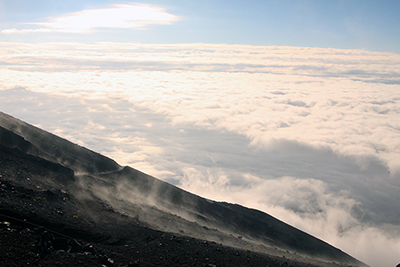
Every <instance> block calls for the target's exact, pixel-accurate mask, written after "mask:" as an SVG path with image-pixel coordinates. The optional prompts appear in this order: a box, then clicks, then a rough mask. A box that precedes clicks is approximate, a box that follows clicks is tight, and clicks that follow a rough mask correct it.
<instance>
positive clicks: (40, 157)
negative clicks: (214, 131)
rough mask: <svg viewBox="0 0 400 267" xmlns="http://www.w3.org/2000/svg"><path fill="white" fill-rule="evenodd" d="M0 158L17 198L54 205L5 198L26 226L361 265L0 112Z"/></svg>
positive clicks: (250, 213) (251, 213)
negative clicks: (145, 236) (180, 240)
mask: <svg viewBox="0 0 400 267" xmlns="http://www.w3.org/2000/svg"><path fill="white" fill-rule="evenodd" d="M0 152H1V155H2V157H3V159H2V161H1V163H2V165H1V166H2V167H1V168H2V169H0V173H1V174H2V177H1V179H2V180H3V184H6V186H5V187H6V188H8V187H10V188H11V187H13V188H20V189H19V191H21V192H23V193H21V196H22V195H24V194H25V195H27V196H28V197H27V198H28V199H30V200H31V199H35V201H36V202H35V205H34V206H35V207H36V206H37V205H36V204H37V202H38V201H39V200H38V198H40V199H46V201H48V200H49V199H53V200H52V201H50V202H48V203H47V202H46V203H47V204H46V205H44V204H43V203H44V201H42V202H40V201H39V202H40V203H42V204H43V205H44V206H46V208H45V209H41V208H40V209H38V208H31V206H29V205H28V204H26V203H27V202H26V201H25V202H24V201H22V200H18V198H16V199H17V200H15V199H13V198H10V197H8V198H7V195H6V196H5V197H4V199H3V201H2V202H1V210H2V212H3V214H5V213H7V214H8V215H13V216H12V217H15V216H16V217H19V218H22V217H23V218H28V219H29V220H32V221H35V220H37V218H38V217H41V218H42V219H41V220H39V221H40V223H41V224H42V225H43V223H45V224H46V225H47V226H49V227H54V226H57V228H58V229H61V230H60V231H62V232H63V233H67V234H69V235H74V236H75V238H82V237H85V238H86V239H87V240H94V241H96V240H97V241H98V242H103V243H104V242H106V243H113V244H114V243H115V244H117V245H122V244H128V243H129V242H132V240H133V237H135V239H137V238H138V237H137V235H138V231H139V232H140V231H143V229H146V231H154V230H156V232H154V233H153V235H157V234H156V233H160V232H159V231H162V232H163V233H164V236H165V234H168V235H170V234H169V233H177V234H179V236H182V237H194V238H197V239H202V240H211V241H215V242H217V243H221V244H224V245H229V246H233V247H238V248H243V249H248V251H249V250H251V251H255V250H257V251H260V252H262V253H264V255H265V254H268V255H275V256H279V257H283V256H284V257H285V258H281V259H286V258H290V259H292V260H293V261H294V262H302V263H304V264H306V263H307V264H308V263H309V262H310V261H314V260H315V258H317V259H319V260H320V263H319V264H318V265H319V266H324V265H325V266H330V264H331V263H328V262H332V261H334V262H338V263H345V264H351V265H358V266H365V265H364V264H363V263H361V262H359V261H357V260H356V259H354V258H352V257H351V256H349V255H347V254H345V253H344V252H342V251H340V250H339V249H337V248H334V247H332V246H330V245H329V244H327V243H325V242H323V241H321V240H319V239H317V238H314V237H312V236H311V235H308V234H307V233H304V232H302V231H300V230H298V229H296V228H294V227H291V226H290V225H287V224H285V223H283V222H281V221H279V220H277V219H276V218H273V217H272V216H270V215H268V214H266V213H263V212H260V211H257V210H253V209H248V208H245V207H242V206H240V205H235V204H229V203H224V202H215V201H211V200H207V199H204V198H201V197H199V196H196V195H194V194H191V193H189V192H186V191H184V190H182V189H180V188H177V187H175V186H173V185H170V184H168V183H165V182H163V181H161V180H158V179H156V178H154V177H151V176H149V175H146V174H144V173H142V172H140V171H138V170H135V169H133V168H131V167H121V166H119V165H118V164H117V163H116V162H115V161H113V160H111V159H109V158H107V157H104V156H102V155H100V154H98V153H95V152H92V151H90V150H88V149H86V148H83V147H81V146H78V145H76V144H73V143H71V142H69V141H67V140H65V139H62V138H59V137H57V136H55V135H53V134H50V133H48V132H45V131H42V130H40V129H39V128H36V127H34V126H31V125H29V124H27V123H24V122H22V121H20V120H18V119H15V118H13V117H11V116H9V115H6V114H4V113H1V112H0ZM7 159H8V160H7ZM37 189H40V190H37ZM21 199H22V198H21ZM24 203H25V204H24ZM61 213H62V214H63V215H62V216H60V215H59V214H61ZM7 214H5V215H7ZM33 214H36V215H39V216H36V217H35V215H33ZM64 214H69V216H64ZM75 216H76V217H75ZM77 218H79V219H77ZM143 227H145V228H143ZM138 229H141V230H138ZM77 233H78V234H77ZM146 242H147V241H146ZM146 242H145V244H147V243H146ZM129 244H130V243H129ZM161 244H162V243H161ZM160 246H161V245H160ZM300 255H301V256H300ZM322 264H324V265H322ZM163 265H165V263H164V264H163ZM195 265H196V264H195ZM292 265H293V264H292ZM227 266H229V265H227ZM254 266H257V265H254ZM310 266H311V265H310Z"/></svg>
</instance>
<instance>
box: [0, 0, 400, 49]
mask: <svg viewBox="0 0 400 267" xmlns="http://www.w3.org/2000/svg"><path fill="white" fill-rule="evenodd" d="M115 4H130V5H135V4H146V5H151V6H153V7H160V8H163V9H164V11H165V12H166V13H168V14H170V15H173V16H177V19H176V20H174V21H172V22H170V23H169V24H167V25H165V24H149V25H147V26H146V27H145V29H143V28H140V29H138V28H127V29H126V28H125V29H123V28H118V27H113V28H108V29H104V28H102V29H100V28H98V29H96V30H95V31H92V32H90V33H85V34H82V33H79V34H77V33H60V32H51V33H8V34H5V33H4V32H3V33H1V34H0V40H1V41H10V42H15V41H17V42H43V41H67V42H86V43H93V42H97V41H114V42H139V43H226V44H249V45H278V46H302V47H324V48H328V47H332V48H342V49H365V50H370V51H381V52H383V51H385V52H395V53H400V45H399V44H400V16H398V12H399V10H400V2H399V1H368V0H347V1H312V0H309V1H305V0H303V1H300V0H299V1H289V0H288V1H259V0H250V1H235V0H229V1H225V0H219V1H218V0H217V1H215V0H212V1H208V0H205V1H180V0H174V1H169V0H166V1H160V0H159V1H157V0H154V1H141V2H132V1H123V0H121V1H107V0H96V1H75V0H74V1H50V0H38V1H27V0H15V1H5V0H2V1H0V9H1V11H0V30H2V31H3V30H7V29H28V28H30V29H33V28H35V26H36V25H32V24H26V23H38V22H48V21H49V19H50V18H57V17H61V16H66V15H68V14H71V13H73V12H79V11H84V10H94V9H105V8H112V7H113V6H114V5H115ZM132 16H133V17H134V16H135V14H132Z"/></svg>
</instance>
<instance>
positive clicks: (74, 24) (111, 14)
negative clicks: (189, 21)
mask: <svg viewBox="0 0 400 267" xmlns="http://www.w3.org/2000/svg"><path fill="white" fill-rule="evenodd" d="M178 19H179V18H178V17H177V16H175V15H172V14H169V13H167V12H166V11H165V10H164V9H163V8H160V7H156V6H150V5H114V6H113V7H110V8H102V9H90V10H84V11H80V12H74V13H69V14H66V15H64V16H60V17H55V18H49V19H48V21H47V22H32V23H25V24H28V25H34V26H37V28H33V29H32V28H27V29H6V30H3V31H2V33H3V34H12V33H21V34H23V33H37V32H41V33H51V32H62V33H79V34H84V33H89V32H93V31H96V30H99V29H101V28H120V29H143V28H145V27H147V26H150V25H154V24H171V23H173V22H175V21H177V20H178Z"/></svg>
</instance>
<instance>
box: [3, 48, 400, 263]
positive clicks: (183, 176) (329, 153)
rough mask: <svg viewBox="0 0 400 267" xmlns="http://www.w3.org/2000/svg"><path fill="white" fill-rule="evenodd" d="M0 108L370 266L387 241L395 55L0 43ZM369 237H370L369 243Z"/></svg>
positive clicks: (395, 200)
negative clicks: (268, 217)
mask: <svg viewBox="0 0 400 267" xmlns="http://www.w3.org/2000/svg"><path fill="white" fill-rule="evenodd" d="M0 49H1V50H0V62H1V64H0V68H1V72H0V81H1V84H2V88H1V89H2V90H1V91H0V102H1V103H2V107H1V108H2V110H3V111H4V112H8V113H10V114H11V115H14V116H16V117H19V118H21V119H24V120H26V121H28V122H31V123H34V124H37V125H40V126H41V127H43V128H44V129H47V130H49V131H51V132H54V133H56V134H58V135H61V136H64V137H66V138H68V139H70V140H72V141H74V142H77V143H80V144H82V145H85V146H88V147H89V148H91V149H94V150H96V151H99V152H102V153H103V154H105V155H108V156H111V157H113V158H115V159H116V160H117V161H118V162H119V163H121V164H129V165H131V166H132V167H135V168H138V169H139V170H142V171H144V172H147V173H149V174H152V175H154V176H156V177H158V178H162V179H164V180H166V181H169V182H171V183H173V184H176V185H178V186H180V187H182V188H184V189H187V190H189V191H192V192H194V193H198V194H200V195H202V196H205V197H208V198H211V199H216V200H225V201H231V202H236V203H240V204H243V205H246V206H249V207H254V208H258V209H261V210H264V211H266V212H268V213H270V214H272V215H274V216H276V217H278V218H280V219H282V220H284V221H286V222H288V223H290V224H292V225H294V226H296V227H299V228H300V229H303V230H305V231H307V232H309V233H311V234H314V235H316V236H318V237H320V238H323V239H324V240H326V241H327V242H329V243H331V244H333V245H336V246H338V247H339V248H341V249H342V250H344V251H346V252H348V253H350V254H352V255H353V256H355V257H358V258H359V259H361V260H364V261H366V262H367V263H369V264H371V265H373V266H394V265H396V264H397V263H398V261H399V259H397V258H396V257H397V255H399V253H400V251H399V248H400V225H399V224H398V221H399V219H400V217H399V214H398V213H397V212H395V211H396V210H399V209H400V204H399V203H400V198H399V194H398V192H399V189H400V163H399V162H400V143H399V140H400V116H399V115H400V114H399V113H400V95H399V92H400V91H399V89H400V88H399V86H400V69H399V66H400V64H399V63H400V56H399V55H396V54H387V53H374V52H368V51H359V50H335V49H320V48H296V47H254V46H228V45H205V44H179V45H141V44H115V43H99V44H95V45H82V44H40V45H31V44H7V43H3V44H0ZM371 240H374V241H373V242H370V241H371Z"/></svg>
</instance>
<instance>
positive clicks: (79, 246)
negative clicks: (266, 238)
mask: <svg viewBox="0 0 400 267" xmlns="http://www.w3.org/2000/svg"><path fill="white" fill-rule="evenodd" d="M60 179H61V180H63V181H67V182H66V183H68V181H70V182H73V180H74V176H73V173H71V172H70V171H69V170H68V169H67V168H63V167H62V166H61V165H57V164H54V163H50V162H48V161H45V160H43V159H40V158H37V157H34V156H31V155H27V154H24V153H22V152H20V151H19V150H16V149H10V148H6V147H1V149H0V240H1V242H0V261H1V265H2V266H292V267H300V266H303V267H306V266H307V267H312V266H324V265H325V266H328V265H329V266H342V265H336V264H333V263H329V264H328V263H322V262H316V261H315V262H314V263H313V262H310V260H302V259H301V257H300V256H299V257H298V260H293V259H294V258H295V257H292V259H289V258H287V257H285V256H280V257H278V256H271V255H266V254H263V253H257V252H254V251H250V250H241V249H236V248H232V247H228V246H223V245H222V244H219V243H215V242H211V241H207V240H201V239H195V238H192V237H187V236H184V235H182V234H178V233H169V232H163V231H157V230H154V229H151V228H149V227H148V226H147V225H146V224H145V223H142V222H140V221H139V220H136V219H135V218H128V217H126V216H124V215H118V216H119V217H118V216H116V215H115V212H114V211H113V210H112V209H111V208H110V209H107V207H105V208H104V207H102V208H103V209H102V210H105V211H106V212H103V213H100V214H98V217H99V218H100V219H99V220H94V219H93V217H92V216H88V215H87V214H85V213H82V212H80V210H84V209H79V205H82V201H78V200H77V199H76V198H75V196H73V195H70V194H69V193H68V191H67V190H64V189H63V185H61V184H59V183H58V182H57V181H60ZM87 205H92V206H91V207H93V210H96V209H97V208H96V205H97V206H98V205H103V204H101V203H91V204H90V203H89V204H88V203H87ZM108 214H113V216H112V218H113V219H112V220H109V219H108ZM102 218H103V219H104V220H103V221H104V223H103V224H102V223H101V222H102ZM115 218H117V219H115ZM118 218H119V219H118ZM346 266H347V265H346Z"/></svg>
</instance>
